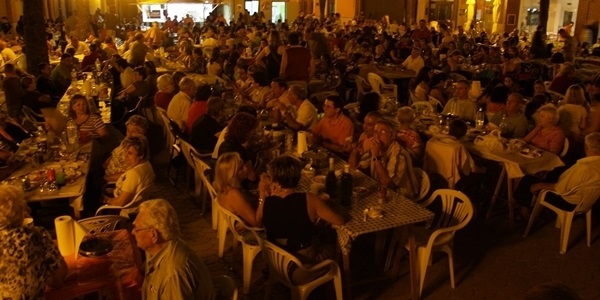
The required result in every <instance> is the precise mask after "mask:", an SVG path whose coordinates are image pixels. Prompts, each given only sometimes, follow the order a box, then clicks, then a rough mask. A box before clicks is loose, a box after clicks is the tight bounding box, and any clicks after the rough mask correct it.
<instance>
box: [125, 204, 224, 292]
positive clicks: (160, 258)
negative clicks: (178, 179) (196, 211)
mask: <svg viewBox="0 0 600 300" xmlns="http://www.w3.org/2000/svg"><path fill="white" fill-rule="evenodd" d="M179 232H180V231H179V221H178V219H177V213H176V212H175V209H174V208H173V207H172V206H171V205H170V204H169V202H167V201H166V200H163V199H156V200H148V201H146V202H144V203H142V204H141V205H140V210H139V214H138V215H137V217H136V218H135V221H134V222H133V230H132V231H131V233H133V236H134V237H135V241H136V243H137V246H138V247H139V248H141V249H142V250H144V251H145V252H146V258H147V261H146V276H144V285H143V287H142V298H143V299H148V300H153V299H199V300H204V299H213V296H214V295H213V294H214V289H213V284H212V280H211V275H210V272H209V271H208V268H207V267H206V265H205V264H204V262H203V261H202V259H200V257H199V256H198V255H197V254H196V253H195V252H194V250H192V249H191V248H190V247H189V246H188V245H187V244H186V243H185V242H184V241H183V240H181V238H180V237H179Z"/></svg>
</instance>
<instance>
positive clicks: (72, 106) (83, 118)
mask: <svg viewBox="0 0 600 300" xmlns="http://www.w3.org/2000/svg"><path fill="white" fill-rule="evenodd" d="M69 117H71V119H73V121H74V122H75V124H77V129H78V130H79V133H80V134H81V133H82V132H85V134H86V135H87V138H92V139H97V138H103V137H106V136H107V135H108V132H107V130H106V127H105V126H104V122H102V118H100V117H99V116H97V115H93V114H91V112H90V108H89V106H88V100H87V98H86V97H85V96H84V95H81V94H75V95H73V96H72V97H71V101H70V102H69Z"/></svg>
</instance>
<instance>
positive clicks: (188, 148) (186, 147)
mask: <svg viewBox="0 0 600 300" xmlns="http://www.w3.org/2000/svg"><path fill="white" fill-rule="evenodd" d="M179 144H180V145H181V152H183V156H184V157H185V161H187V163H188V165H189V166H190V167H193V166H194V161H192V156H191V154H190V153H191V152H196V153H198V151H196V149H194V147H193V146H192V145H191V144H190V143H188V142H186V141H185V140H184V139H179Z"/></svg>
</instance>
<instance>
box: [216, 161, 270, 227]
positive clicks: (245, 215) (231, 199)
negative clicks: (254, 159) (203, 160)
mask: <svg viewBox="0 0 600 300" xmlns="http://www.w3.org/2000/svg"><path fill="white" fill-rule="evenodd" d="M245 173H246V172H245V168H244V162H243V161H242V158H241V157H240V155H239V154H238V153H237V152H227V153H225V154H223V155H221V156H220V157H219V159H218V160H217V164H216V166H215V181H214V183H213V186H214V187H215V190H216V191H217V195H218V198H219V200H218V201H219V205H221V206H222V207H223V208H225V209H227V210H228V211H230V212H232V213H233V214H235V215H238V216H240V218H242V220H244V221H245V222H246V224H248V225H249V226H252V227H258V226H260V224H261V221H260V220H259V219H258V218H257V216H256V210H255V208H254V207H253V206H252V204H250V201H249V200H248V196H247V195H246V194H245V193H244V192H243V190H242V188H241V182H242V180H244V178H245V177H246V174H245Z"/></svg>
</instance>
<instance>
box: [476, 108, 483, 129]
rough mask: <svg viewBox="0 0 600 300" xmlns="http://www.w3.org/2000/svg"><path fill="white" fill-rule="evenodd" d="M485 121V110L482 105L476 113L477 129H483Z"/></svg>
mask: <svg viewBox="0 0 600 300" xmlns="http://www.w3.org/2000/svg"><path fill="white" fill-rule="evenodd" d="M484 122H485V113H484V112H483V108H482V107H480V108H479V110H478V111H477V115H475V126H476V128H477V129H482V128H483V125H484Z"/></svg>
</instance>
